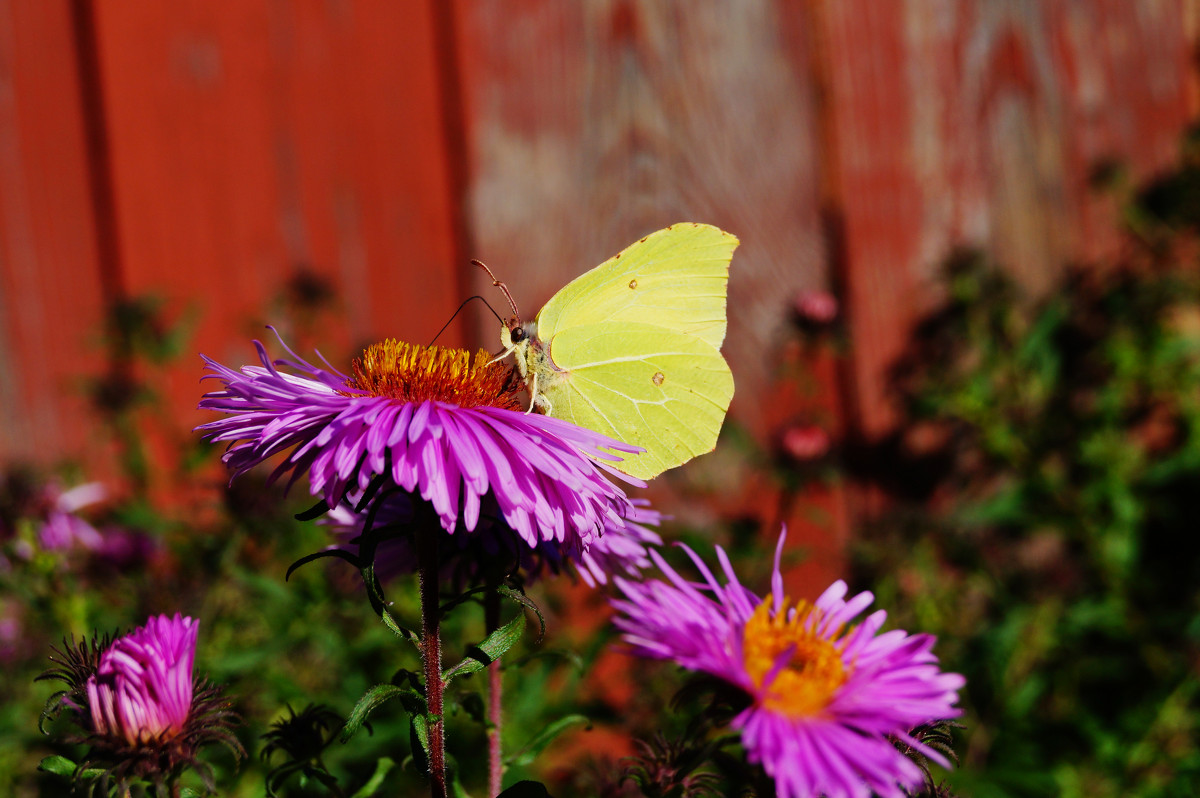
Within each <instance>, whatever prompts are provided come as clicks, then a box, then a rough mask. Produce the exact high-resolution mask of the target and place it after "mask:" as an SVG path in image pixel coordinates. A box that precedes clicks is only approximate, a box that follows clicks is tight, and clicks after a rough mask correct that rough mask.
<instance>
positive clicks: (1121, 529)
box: [850, 135, 1200, 796]
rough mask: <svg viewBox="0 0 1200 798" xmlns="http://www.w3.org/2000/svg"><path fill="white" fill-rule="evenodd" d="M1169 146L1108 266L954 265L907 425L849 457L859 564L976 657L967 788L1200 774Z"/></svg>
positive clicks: (1188, 410) (964, 656)
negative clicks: (865, 511)
mask: <svg viewBox="0 0 1200 798" xmlns="http://www.w3.org/2000/svg"><path fill="white" fill-rule="evenodd" d="M1195 141H1196V139H1195V137H1194V135H1192V136H1189V138H1188V140H1187V142H1186V143H1185V148H1184V152H1185V159H1184V164H1183V165H1182V167H1181V168H1180V169H1179V170H1177V171H1175V172H1173V173H1171V174H1169V175H1165V176H1163V177H1161V178H1160V179H1158V180H1156V181H1155V182H1154V183H1153V184H1151V185H1149V186H1148V187H1146V188H1144V189H1143V190H1141V191H1139V192H1136V193H1134V192H1132V191H1130V189H1129V188H1128V187H1127V186H1125V185H1124V184H1123V181H1122V180H1121V179H1120V176H1119V173H1109V174H1107V175H1104V177H1105V178H1106V182H1107V187H1108V190H1110V191H1114V192H1117V193H1118V196H1119V199H1120V200H1121V201H1122V202H1123V204H1124V206H1125V208H1126V216H1125V218H1126V219H1127V220H1128V221H1127V226H1128V227H1127V231H1126V233H1127V240H1128V242H1129V245H1128V247H1127V248H1126V250H1125V253H1124V256H1123V258H1122V259H1121V260H1120V261H1119V262H1116V263H1110V264H1102V266H1101V268H1097V269H1089V270H1078V271H1074V272H1072V273H1070V274H1068V275H1067V276H1066V277H1065V278H1064V279H1063V280H1062V281H1061V282H1060V284H1058V285H1056V286H1054V287H1053V288H1052V290H1050V291H1049V292H1048V293H1047V294H1046V296H1045V297H1043V298H1040V299H1034V298H1030V297H1028V296H1025V295H1023V294H1022V292H1021V291H1020V290H1019V289H1018V288H1017V286H1016V285H1015V284H1014V283H1013V281H1012V280H1011V279H1010V278H1008V277H1006V276H1005V273H1004V272H1003V271H1001V270H1000V268H999V267H998V266H997V265H996V264H995V263H993V262H992V261H990V259H989V258H988V257H987V256H985V255H984V254H982V253H962V254H961V255H959V256H956V257H955V258H953V259H952V260H951V261H950V262H949V264H948V265H947V269H946V285H947V288H948V294H949V296H948V299H947V302H946V303H945V305H944V307H943V308H942V309H941V310H940V311H939V312H937V313H934V314H932V315H930V316H929V317H927V318H926V319H925V320H924V322H923V323H922V324H921V325H920V326H919V328H918V331H917V335H916V338H915V340H913V341H912V343H911V345H910V346H909V349H908V352H907V353H906V355H905V358H904V360H903V362H902V363H901V364H900V365H899V366H898V367H897V369H896V372H895V375H896V379H895V385H896V389H897V399H898V401H899V402H900V403H901V407H902V413H903V418H904V423H903V425H902V426H901V427H900V428H899V429H898V430H897V432H896V434H895V435H894V436H893V437H892V438H891V439H889V440H888V441H885V442H883V443H882V444H878V445H875V446H871V447H865V448H861V449H860V450H858V451H855V452H853V453H852V455H851V457H850V471H851V474H853V475H854V476H855V478H860V479H865V480H870V481H872V482H874V483H876V484H882V485H885V486H887V488H888V490H889V494H890V497H891V499H892V501H891V503H890V506H888V507H887V508H886V509H885V510H883V511H882V512H880V513H877V514H876V515H875V517H874V518H871V519H870V521H869V523H867V524H866V525H865V526H864V527H863V528H862V529H861V530H859V532H858V534H857V535H856V537H855V540H854V543H853V547H852V552H853V570H854V573H855V575H856V578H857V580H858V581H859V582H860V583H861V584H863V585H869V586H871V588H872V589H873V590H875V591H876V592H877V593H878V594H879V595H880V598H881V601H882V603H883V605H884V606H888V607H893V608H895V610H896V612H894V614H893V619H894V620H895V621H896V622H897V623H899V624H900V625H902V626H909V627H915V628H920V629H924V630H927V631H930V632H933V633H935V634H937V635H938V636H939V638H940V639H941V654H942V656H943V657H944V658H945V659H946V660H947V661H949V662H952V663H953V664H954V667H955V668H957V669H959V670H960V671H961V672H962V673H963V674H965V675H966V677H967V689H966V706H967V707H968V715H967V717H966V718H965V719H964V721H963V722H964V723H965V724H966V726H967V727H968V728H969V729H970V731H969V733H968V734H967V735H966V737H965V747H964V748H963V749H962V750H961V754H962V756H963V767H962V768H961V769H960V770H959V771H958V772H956V773H954V774H952V775H951V776H950V782H951V783H952V784H953V785H955V788H956V789H959V790H961V792H962V793H964V794H969V795H977V796H991V795H997V796H999V795H1064V796H1076V795H1078V796H1085V795H1086V796H1110V795H1111V796H1118V795H1119V796H1135V795H1145V796H1149V795H1180V796H1182V795H1191V794H1194V791H1195V789H1196V787H1197V785H1198V784H1200V744H1198V742H1197V739H1198V738H1197V718H1198V717H1200V716H1198V714H1197V712H1198V710H1200V704H1198V703H1197V698H1198V695H1197V687H1198V684H1197V680H1198V679H1200V672H1198V671H1197V666H1196V663H1197V655H1198V654H1200V582H1198V581H1197V576H1198V575H1200V539H1198V538H1197V536H1196V530H1197V526H1196V519H1197V513H1198V512H1200V503H1198V502H1200V490H1198V486H1200V272H1198V271H1197V262H1196V257H1195V249H1194V246H1195V233H1196V230H1197V227H1196V222H1197V221H1200V217H1197V215H1196V204H1195V197H1196V192H1197V191H1200V180H1198V177H1200V172H1197V170H1196V169H1195V166H1194V164H1193V162H1192V161H1191V160H1190V157H1189V154H1191V153H1194V151H1195V144H1194V142H1195Z"/></svg>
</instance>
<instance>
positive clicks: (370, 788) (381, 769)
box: [350, 756, 396, 798]
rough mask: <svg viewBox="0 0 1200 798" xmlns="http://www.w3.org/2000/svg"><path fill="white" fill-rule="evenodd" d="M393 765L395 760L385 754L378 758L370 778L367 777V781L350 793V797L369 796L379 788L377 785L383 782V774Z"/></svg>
mask: <svg viewBox="0 0 1200 798" xmlns="http://www.w3.org/2000/svg"><path fill="white" fill-rule="evenodd" d="M395 766H396V762H395V760H393V759H390V758H389V757H386V756H385V757H381V758H380V760H379V761H378V762H376V763H375V772H374V773H372V774H371V778H370V779H368V780H367V783H366V784H364V785H363V786H362V787H360V788H359V789H358V791H357V792H355V793H354V794H353V795H351V796H350V798H371V796H372V795H373V794H374V793H375V791H376V790H378V789H379V785H381V784H383V778H384V776H386V775H387V774H388V771H389V770H391V769H392V768H394V767H395Z"/></svg>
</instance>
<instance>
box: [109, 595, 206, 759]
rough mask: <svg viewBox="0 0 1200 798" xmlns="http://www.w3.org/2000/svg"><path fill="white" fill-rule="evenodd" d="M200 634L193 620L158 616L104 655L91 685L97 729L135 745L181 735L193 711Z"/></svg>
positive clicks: (180, 616) (117, 642) (178, 616)
mask: <svg viewBox="0 0 1200 798" xmlns="http://www.w3.org/2000/svg"><path fill="white" fill-rule="evenodd" d="M197 631H198V624H197V623H196V621H195V620H194V619H192V618H185V617H183V616H182V615H180V614H179V613H176V614H175V617H174V618H168V617H167V616H166V615H159V616H158V617H156V618H151V619H149V620H148V621H147V622H146V625H145V626H143V627H141V628H139V629H136V630H134V631H133V632H131V633H130V634H128V635H126V636H125V637H121V638H118V639H117V640H116V641H115V642H114V643H113V644H112V645H111V646H110V647H109V648H108V650H107V651H105V652H104V653H103V654H101V655H100V664H99V666H98V667H97V668H96V672H95V673H94V674H92V676H91V677H90V678H89V679H88V681H87V695H88V708H89V710H90V712H91V718H92V729H93V731H95V732H96V734H99V735H103V736H106V737H110V738H120V739H123V740H124V741H125V742H126V743H127V744H128V745H130V746H133V747H136V746H140V745H146V744H152V743H159V742H162V741H164V740H169V739H171V738H172V737H175V736H177V735H179V734H180V733H181V732H182V731H183V729H184V727H185V726H186V725H187V720H188V715H189V714H190V712H191V708H192V663H193V661H194V660H195V657H196V633H197Z"/></svg>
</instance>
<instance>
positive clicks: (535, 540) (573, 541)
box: [199, 339, 644, 557]
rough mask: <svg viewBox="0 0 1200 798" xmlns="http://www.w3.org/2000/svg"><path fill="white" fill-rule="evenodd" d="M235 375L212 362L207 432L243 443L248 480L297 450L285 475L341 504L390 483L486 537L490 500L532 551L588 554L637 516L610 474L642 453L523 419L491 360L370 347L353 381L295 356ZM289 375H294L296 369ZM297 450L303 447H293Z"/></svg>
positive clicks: (241, 457)
mask: <svg viewBox="0 0 1200 798" xmlns="http://www.w3.org/2000/svg"><path fill="white" fill-rule="evenodd" d="M255 346H256V347H257V349H258V354H259V359H260V361H261V363H262V365H261V366H244V367H242V368H241V369H240V370H236V371H235V370H234V369H231V368H228V367H226V366H223V365H221V364H220V363H217V362H216V361H214V360H211V359H209V358H205V362H206V363H207V366H208V369H209V370H210V371H211V372H212V373H211V374H209V375H207V377H206V378H208V379H217V380H219V381H220V382H221V383H222V385H223V389H222V390H218V391H213V392H211V393H207V394H205V396H204V398H203V400H202V401H201V402H200V406H201V407H202V408H207V409H210V410H216V411H219V412H222V413H225V414H227V417H226V418H222V419H219V420H217V421H213V422H210V423H208V424H205V425H203V426H201V427H200V428H199V429H200V430H201V431H203V432H204V433H205V434H206V436H207V437H208V438H209V439H210V440H214V441H225V442H228V443H230V447H229V448H228V449H227V451H226V452H225V455H224V460H225V462H226V464H227V465H228V466H229V467H230V468H231V469H232V470H233V472H234V476H236V475H238V474H241V473H243V472H245V471H246V470H247V469H250V468H252V467H254V466H255V465H257V464H259V463H261V462H263V461H264V460H267V459H269V458H271V457H272V456H274V455H277V454H281V453H284V452H288V454H287V455H286V456H285V457H284V459H283V461H282V462H281V463H280V464H279V466H278V467H277V468H276V470H275V472H274V473H273V474H272V477H271V478H272V479H276V478H278V477H280V476H282V475H284V474H287V473H288V472H291V477H290V481H289V485H290V484H291V483H292V482H294V481H295V480H296V479H298V478H299V477H300V476H301V475H304V474H307V475H308V479H309V483H310V487H311V490H312V492H313V494H314V495H319V496H321V497H322V498H323V499H324V501H325V502H326V503H327V504H328V506H329V507H336V506H337V505H338V504H339V503H341V502H342V501H343V500H344V499H346V497H347V496H349V495H356V496H361V495H364V494H366V495H372V494H374V492H375V491H376V490H377V489H378V488H379V485H380V484H381V483H382V484H388V485H391V486H394V487H396V488H399V489H401V490H403V491H405V492H407V493H408V494H410V495H413V496H418V495H419V496H420V497H421V498H422V499H424V500H425V502H426V503H428V504H429V505H431V506H432V508H433V510H434V512H435V513H436V515H437V518H438V519H439V521H440V523H441V526H442V528H443V529H444V530H445V531H446V532H451V533H453V532H455V531H456V530H462V531H465V532H473V531H475V530H476V529H477V527H478V526H479V524H480V519H481V516H482V513H483V509H484V506H485V503H487V502H489V501H490V502H494V506H495V511H496V513H497V515H498V516H499V518H501V519H502V520H503V522H504V524H505V526H507V527H508V528H509V529H512V530H513V531H515V532H516V533H517V535H518V536H519V537H520V539H521V540H523V541H524V543H525V544H526V545H528V546H529V547H530V548H537V547H538V546H539V545H541V544H542V543H543V542H548V541H553V542H554V543H555V544H556V545H557V546H558V547H559V548H560V549H561V550H562V551H563V553H564V554H566V555H567V556H571V557H579V556H582V554H583V552H584V551H585V550H586V549H587V547H588V546H589V544H591V543H592V542H593V541H595V540H596V539H597V538H598V537H599V536H600V535H601V534H602V533H603V532H604V530H605V529H608V528H611V527H615V526H619V525H620V524H621V523H622V519H623V518H625V517H627V516H629V514H630V513H631V512H632V511H633V505H632V503H631V501H630V500H629V499H628V498H627V497H626V496H625V494H624V492H623V491H622V490H621V489H620V488H619V487H617V485H616V484H614V483H613V482H611V481H610V480H609V479H608V478H607V477H606V473H607V474H611V475H616V476H618V477H621V478H623V479H625V481H627V482H630V483H631V484H636V485H641V484H644V483H641V482H640V481H638V480H634V479H631V478H627V477H623V476H622V475H620V474H618V473H617V472H616V471H615V470H614V469H612V468H611V467H609V466H608V465H607V464H606V461H612V460H617V459H619V455H614V454H613V453H612V452H614V451H616V452H633V451H637V450H636V449H634V448H633V447H630V446H628V445H626V444H622V443H620V442H618V441H615V440H612V439H610V438H607V437H605V436H603V435H600V434H598V433H596V432H592V431H591V430H587V429H583V428H581V427H577V426H575V425H573V424H570V423H567V422H565V421H562V420H560V419H556V418H551V417H548V416H541V415H535V414H531V413H525V412H522V411H521V408H520V405H519V403H518V401H517V398H516V389H517V382H516V381H515V380H513V379H512V371H511V369H510V368H508V367H506V366H504V365H502V364H500V363H494V362H491V356H490V355H489V354H488V353H487V352H484V351H482V350H481V351H480V352H478V353H477V354H476V355H475V356H474V358H472V357H471V356H470V355H469V353H467V352H466V351H463V350H455V349H444V348H441V347H419V346H413V345H410V344H405V343H400V342H397V341H393V340H390V339H389V340H387V341H384V342H382V343H378V344H374V345H372V346H370V347H368V348H367V349H366V350H365V351H364V352H363V354H362V356H361V357H360V358H358V359H356V360H355V361H354V363H353V368H352V374H351V375H347V374H343V373H341V372H339V371H336V370H334V369H332V367H330V369H329V370H326V369H322V368H318V367H316V366H313V365H311V364H309V363H307V362H305V361H304V360H302V359H300V358H299V357H297V356H296V355H295V354H294V353H292V352H290V350H289V354H291V356H292V358H293V359H292V360H277V361H272V360H271V359H270V358H269V357H268V355H267V352H266V350H265V349H264V347H263V346H262V344H261V343H258V342H255ZM285 369H286V370H285ZM289 450H290V451H289Z"/></svg>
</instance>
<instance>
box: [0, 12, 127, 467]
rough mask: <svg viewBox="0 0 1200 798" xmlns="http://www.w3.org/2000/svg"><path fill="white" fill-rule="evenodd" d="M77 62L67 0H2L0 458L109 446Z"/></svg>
mask: <svg viewBox="0 0 1200 798" xmlns="http://www.w3.org/2000/svg"><path fill="white" fill-rule="evenodd" d="M92 200H93V197H92V194H91V176H90V173H89V161H88V146H87V137H86V133H85V119H84V113H83V103H82V98H81V89H80V83H79V61H78V58H77V52H76V48H75V41H74V29H73V25H72V17H71V11H70V6H69V3H68V2H66V0H45V1H44V2H40V1H39V2H31V1H29V0H0V458H3V459H4V460H5V461H6V462H12V461H14V460H24V461H33V462H38V463H42V464H47V463H52V462H56V461H58V460H59V459H61V458H64V457H70V458H79V459H83V460H84V461H87V462H89V463H91V464H93V465H95V464H97V463H100V462H103V458H104V456H105V454H106V450H105V448H104V447H103V446H100V445H99V444H98V442H97V441H96V439H95V437H94V436H93V435H91V434H89V433H90V428H91V425H90V417H89V414H88V411H87V403H86V401H85V399H84V391H85V388H86V381H87V379H88V378H90V377H94V376H96V375H97V374H98V373H99V372H100V370H101V365H102V363H103V357H102V350H101V348H100V346H99V337H100V334H101V319H102V316H103V304H104V292H103V285H102V282H103V281H102V266H101V263H100V258H99V254H98V244H97V230H96V227H95V216H94V211H93V205H92Z"/></svg>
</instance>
